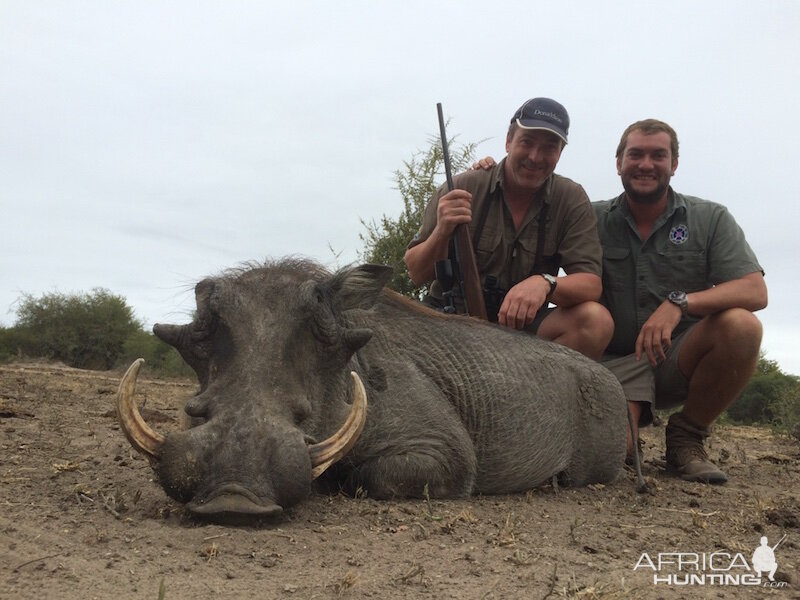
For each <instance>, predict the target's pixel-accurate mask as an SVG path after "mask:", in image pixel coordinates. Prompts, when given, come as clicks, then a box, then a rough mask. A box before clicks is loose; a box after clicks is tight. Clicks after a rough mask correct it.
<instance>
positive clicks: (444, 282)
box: [434, 102, 488, 321]
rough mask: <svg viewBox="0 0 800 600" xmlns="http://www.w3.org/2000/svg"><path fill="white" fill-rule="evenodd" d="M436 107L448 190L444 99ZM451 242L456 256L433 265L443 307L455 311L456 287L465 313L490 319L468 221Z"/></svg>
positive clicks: (450, 180) (451, 184) (450, 184)
mask: <svg viewBox="0 0 800 600" xmlns="http://www.w3.org/2000/svg"><path fill="white" fill-rule="evenodd" d="M436 110H437V112H438V113H439V133H440V136H441V139H442V158H443V159H444V172H445V175H446V177H447V190H448V191H450V190H452V189H453V174H452V172H451V169H450V152H449V151H448V149H447V134H446V133H445V127H444V116H443V115H442V104H441V102H440V103H438V104H437V105H436ZM450 244H451V248H452V252H451V253H450V255H451V256H452V257H453V258H452V259H451V258H446V259H444V260H438V261H436V264H435V265H434V269H435V272H436V279H437V281H439V284H440V285H441V286H442V290H444V293H443V294H442V295H443V300H444V303H445V308H444V310H445V312H455V306H454V304H453V293H454V292H453V290H456V293H458V294H459V295H460V296H461V298H463V300H464V309H465V311H466V313H467V314H468V315H470V316H473V317H478V318H479V319H483V320H484V321H486V320H488V319H487V316H486V304H485V302H484V299H483V288H482V286H481V281H480V276H479V275H478V266H477V264H476V263H475V253H474V252H473V251H472V235H471V234H470V232H469V225H468V224H467V223H462V224H461V225H458V226H457V227H456V229H455V232H454V233H453V239H452V240H451V242H450Z"/></svg>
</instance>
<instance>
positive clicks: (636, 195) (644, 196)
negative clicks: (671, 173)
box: [622, 178, 669, 204]
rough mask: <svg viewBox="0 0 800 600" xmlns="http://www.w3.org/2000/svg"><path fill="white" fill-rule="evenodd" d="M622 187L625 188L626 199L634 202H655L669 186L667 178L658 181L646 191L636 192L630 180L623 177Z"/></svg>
mask: <svg viewBox="0 0 800 600" xmlns="http://www.w3.org/2000/svg"><path fill="white" fill-rule="evenodd" d="M622 187H623V188H624V189H625V195H626V196H627V197H628V199H629V200H630V201H631V202H633V203H635V204H657V203H658V201H659V200H661V199H662V198H663V197H664V194H666V192H667V189H668V188H669V180H667V181H663V182H662V181H659V182H658V185H657V186H656V188H655V189H654V190H653V191H652V192H647V193H642V192H637V191H636V190H635V189H634V188H633V185H632V183H631V180H630V179H627V178H623V180H622Z"/></svg>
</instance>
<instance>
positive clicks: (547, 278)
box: [539, 273, 558, 296]
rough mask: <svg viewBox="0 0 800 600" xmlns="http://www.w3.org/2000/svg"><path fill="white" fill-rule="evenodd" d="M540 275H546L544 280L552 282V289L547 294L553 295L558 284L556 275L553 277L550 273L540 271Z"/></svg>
mask: <svg viewBox="0 0 800 600" xmlns="http://www.w3.org/2000/svg"><path fill="white" fill-rule="evenodd" d="M539 275H541V276H542V277H544V280H545V281H546V282H547V283H549V284H550V291H549V292H548V293H547V295H548V296H552V295H553V292H555V291H556V286H557V285H558V280H557V279H556V278H555V277H553V276H552V275H550V273H539Z"/></svg>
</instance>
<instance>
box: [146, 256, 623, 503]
mask: <svg viewBox="0 0 800 600" xmlns="http://www.w3.org/2000/svg"><path fill="white" fill-rule="evenodd" d="M389 274H390V270H389V269H388V268H386V267H378V266H373V265H363V266H361V267H356V268H350V269H344V270H342V271H340V272H338V273H336V274H329V273H327V272H325V271H324V270H322V269H321V268H320V267H318V266H316V265H314V264H312V263H310V262H304V261H295V260H287V261H283V262H276V263H273V264H268V265H264V266H259V267H253V268H248V269H243V270H239V271H235V272H230V273H227V274H225V275H224V276H221V277H218V278H211V279H206V280H204V281H202V282H201V283H199V284H198V285H197V288H196V295H197V313H196V316H195V318H194V320H193V322H192V323H191V324H189V325H184V326H172V325H156V327H155V328H154V330H155V332H156V334H157V335H158V336H159V337H161V338H162V339H164V340H165V341H168V342H169V343H171V344H172V345H174V346H175V347H176V348H178V350H179V351H180V352H181V354H182V356H183V357H184V359H185V360H186V361H187V362H188V363H189V364H190V365H191V366H192V367H193V368H194V369H195V371H196V372H197V374H198V378H199V380H200V384H201V391H200V393H199V394H198V395H197V396H195V397H194V398H192V399H191V400H189V401H188V403H187V405H186V407H185V410H186V412H187V414H188V415H190V416H191V417H192V421H193V424H194V425H195V426H193V427H191V428H189V429H188V430H186V431H181V432H173V433H170V434H169V435H167V436H166V438H165V439H164V440H163V443H161V442H160V441H159V443H158V449H157V451H156V452H155V453H154V454H153V456H152V457H151V458H152V460H153V465H154V468H155V469H156V471H157V473H158V476H159V479H160V481H161V484H162V485H163V487H164V489H165V490H166V491H167V493H168V494H169V495H170V496H172V497H174V498H176V499H178V500H180V501H183V502H189V509H190V510H192V511H194V512H197V513H201V514H208V515H211V516H217V517H220V516H230V515H237V514H273V513H276V512H279V511H280V509H281V508H282V507H287V506H290V505H292V504H295V503H297V502H298V501H300V500H302V498H303V497H304V496H305V495H306V494H307V493H308V492H309V491H310V489H311V486H312V479H313V478H312V474H311V470H312V464H311V460H310V458H309V451H308V444H312V443H314V442H318V441H319V440H321V439H324V438H326V437H328V436H330V435H331V433H332V432H334V431H335V430H336V429H337V428H338V427H339V426H340V425H341V424H342V422H344V421H345V419H347V417H348V414H349V411H350V403H351V402H352V399H353V395H354V392H353V391H352V390H353V387H352V385H351V383H350V379H349V374H350V372H351V371H354V372H355V373H357V374H358V375H359V376H360V378H361V380H362V381H363V383H364V387H365V388H366V397H367V403H368V408H367V417H366V424H365V426H364V429H363V432H362V433H361V435H360V437H358V439H357V441H356V443H355V445H354V446H353V447H352V449H350V450H349V452H347V454H346V455H345V456H344V457H343V458H342V459H341V460H339V461H338V462H337V463H336V464H334V465H333V466H332V467H331V468H330V469H329V470H328V471H327V472H326V473H325V474H324V475H323V476H322V477H321V478H320V480H321V481H327V482H328V483H331V482H334V483H335V484H336V485H338V486H342V487H343V488H344V489H345V490H349V491H351V492H355V491H356V490H358V489H360V490H362V491H363V492H365V493H367V494H368V495H369V496H370V497H373V498H392V497H419V496H421V495H423V494H426V493H428V494H430V495H431V496H432V497H458V496H466V495H468V494H474V493H482V494H496V493H506V492H517V491H522V490H527V489H531V488H533V487H535V486H538V485H540V484H541V483H543V482H545V481H548V480H549V479H550V478H551V477H553V476H555V475H557V476H558V478H559V481H560V482H561V483H565V484H571V485H577V486H580V485H585V484H588V483H592V482H608V481H611V480H613V479H614V478H615V476H616V475H617V472H618V470H619V468H620V466H621V465H622V463H623V457H624V454H625V430H626V423H627V421H626V403H625V398H624V396H623V393H622V389H621V388H620V386H619V384H618V382H617V381H616V380H615V378H614V377H613V376H612V375H611V374H610V373H609V372H608V371H607V370H606V369H605V368H603V367H602V366H600V365H598V364H597V363H595V362H593V361H591V360H589V359H587V358H585V357H584V356H582V355H580V354H578V353H576V352H573V351H571V350H569V349H567V348H565V347H563V346H559V345H556V344H553V343H549V342H546V341H543V340H541V339H539V338H537V337H535V336H532V335H529V334H525V333H520V332H515V331H511V330H508V329H504V328H501V327H499V326H497V325H492V324H488V323H483V322H479V321H476V320H474V319H469V318H466V317H459V316H447V315H443V314H440V313H436V312H434V311H431V310H429V309H427V308H424V307H422V306H421V305H419V304H417V303H414V302H411V301H409V300H407V299H405V298H402V297H401V296H399V295H397V294H395V293H393V292H389V291H386V290H383V285H384V283H385V282H386V280H387V279H388V276H389Z"/></svg>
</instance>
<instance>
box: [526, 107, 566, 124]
mask: <svg viewBox="0 0 800 600" xmlns="http://www.w3.org/2000/svg"><path fill="white" fill-rule="evenodd" d="M533 114H534V115H541V116H543V117H547V118H549V119H553V120H554V121H558V122H559V123H563V122H564V120H563V119H562V118H560V117H559V116H558V115H557V114H556V113H552V112H545V111H543V110H539V109H538V108H537V109H535V110H534V111H533Z"/></svg>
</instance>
